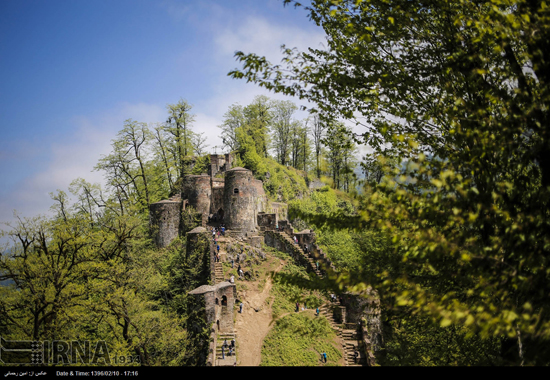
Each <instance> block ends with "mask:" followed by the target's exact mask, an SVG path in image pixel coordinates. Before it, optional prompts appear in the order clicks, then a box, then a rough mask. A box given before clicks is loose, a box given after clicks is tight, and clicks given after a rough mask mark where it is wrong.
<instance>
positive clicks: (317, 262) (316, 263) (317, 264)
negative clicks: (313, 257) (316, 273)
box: [315, 261, 319, 270]
mask: <svg viewBox="0 0 550 380" xmlns="http://www.w3.org/2000/svg"><path fill="white" fill-rule="evenodd" d="M315 265H316V266H317V270H319V261H316V262H315Z"/></svg>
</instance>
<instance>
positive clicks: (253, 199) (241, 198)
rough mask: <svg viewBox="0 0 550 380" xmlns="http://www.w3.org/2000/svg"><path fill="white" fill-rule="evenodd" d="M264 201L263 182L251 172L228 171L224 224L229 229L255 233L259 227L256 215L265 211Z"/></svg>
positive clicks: (237, 169)
mask: <svg viewBox="0 0 550 380" xmlns="http://www.w3.org/2000/svg"><path fill="white" fill-rule="evenodd" d="M258 182H259V183H258ZM262 199H265V192H264V189H263V186H262V185H261V181H257V180H256V179H254V177H253V175H252V172H251V171H250V170H248V169H244V168H239V167H237V168H233V169H231V170H229V171H227V172H226V173H225V188H224V194H223V201H224V202H223V204H224V208H223V210H224V223H225V224H226V226H227V228H228V229H231V230H237V231H253V230H254V229H255V228H256V226H257V223H256V214H257V213H258V211H263V210H261V207H262V206H263V204H264V201H262Z"/></svg>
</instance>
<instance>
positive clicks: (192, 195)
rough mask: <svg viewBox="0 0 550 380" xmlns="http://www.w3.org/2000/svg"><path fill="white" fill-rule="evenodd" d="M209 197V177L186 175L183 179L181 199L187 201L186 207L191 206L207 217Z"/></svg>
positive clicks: (210, 192) (210, 189) (210, 195)
mask: <svg viewBox="0 0 550 380" xmlns="http://www.w3.org/2000/svg"><path fill="white" fill-rule="evenodd" d="M211 197H212V187H211V185H210V176H208V175H206V174H202V175H188V176H185V177H184V178H183V184H182V191H181V198H182V199H187V200H188V201H189V203H188V205H189V206H193V207H194V208H195V209H196V210H197V212H198V213H201V214H207V215H208V214H209V213H210V199H211Z"/></svg>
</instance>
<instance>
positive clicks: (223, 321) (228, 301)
mask: <svg viewBox="0 0 550 380" xmlns="http://www.w3.org/2000/svg"><path fill="white" fill-rule="evenodd" d="M189 294H192V295H195V296H200V295H202V296H204V298H205V305H206V322H207V323H209V324H215V326H216V330H217V331H218V332H222V333H223V332H233V307H234V306H235V299H236V297H237V288H236V286H235V284H231V283H229V282H220V283H219V284H216V285H202V286H200V287H198V288H197V289H194V290H192V291H191V292H189Z"/></svg>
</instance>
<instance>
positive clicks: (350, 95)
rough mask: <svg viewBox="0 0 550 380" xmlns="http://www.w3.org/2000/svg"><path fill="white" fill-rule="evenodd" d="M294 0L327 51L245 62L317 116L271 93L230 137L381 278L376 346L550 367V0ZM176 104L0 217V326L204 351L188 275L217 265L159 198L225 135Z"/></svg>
mask: <svg viewBox="0 0 550 380" xmlns="http://www.w3.org/2000/svg"><path fill="white" fill-rule="evenodd" d="M284 3H285V5H294V6H296V7H305V9H306V10H307V12H308V14H309V17H310V19H311V21H312V22H314V23H316V24H317V25H318V26H319V27H321V28H323V30H324V31H325V33H326V35H327V43H328V46H327V47H326V49H313V48H310V49H309V50H308V51H297V50H295V49H289V48H286V47H283V52H284V53H285V59H284V61H283V63H282V64H279V65H277V64H272V63H270V62H268V61H267V60H266V59H265V57H261V56H258V55H256V54H245V53H242V52H237V53H236V55H235V57H236V59H237V61H238V62H240V63H241V64H242V68H241V69H235V70H233V71H231V72H230V73H229V75H230V76H231V77H233V78H235V79H240V80H246V81H248V82H252V83H255V84H257V85H258V86H261V87H263V88H266V89H268V90H271V91H273V92H275V93H279V94H285V95H290V96H295V97H297V98H300V99H306V100H308V101H309V102H310V104H313V106H312V107H311V108H309V109H308V111H309V116H308V117H307V118H305V119H302V120H299V119H297V118H296V111H297V110H298V108H297V106H296V105H295V104H294V103H293V102H292V101H281V100H273V99H270V98H268V97H266V96H257V97H256V98H255V99H254V100H253V102H251V103H250V104H248V105H239V104H233V105H232V106H231V107H229V109H228V110H227V112H226V113H225V115H224V118H223V122H222V124H221V125H220V126H219V128H220V134H221V136H222V137H223V143H224V147H223V149H224V151H226V152H233V153H234V154H235V156H236V163H235V166H242V167H245V168H247V169H250V170H252V171H253V173H254V175H255V177H256V178H258V179H261V180H263V181H264V187H265V190H266V194H268V197H269V199H270V200H273V201H280V202H287V203H288V205H289V219H290V221H291V222H292V223H293V225H294V226H295V228H297V229H299V230H301V229H304V228H312V229H314V230H315V232H316V234H317V238H318V243H319V245H320V246H321V247H322V248H323V250H325V251H326V252H327V254H328V255H329V257H330V259H331V260H332V261H333V262H334V263H335V264H336V265H337V266H338V268H339V270H340V271H339V274H338V276H337V278H335V279H333V281H332V282H331V283H327V284H325V285H323V286H325V287H332V288H333V289H337V290H338V291H342V290H345V291H349V292H361V291H364V290H365V289H366V288H367V287H369V286H372V287H373V288H375V289H376V290H377V291H378V293H379V295H380V299H381V305H382V310H383V327H384V340H385V347H384V349H383V350H382V351H381V352H380V354H379V355H380V357H379V358H377V359H378V362H379V363H380V364H381V365H421V366H425V365H440V366H443V365H548V364H549V363H550V344H548V342H549V339H550V304H549V302H548V298H549V297H550V281H549V280H550V266H549V265H548V264H549V263H548V261H549V258H550V252H549V251H550V214H549V212H550V211H549V210H550V207H549V201H550V129H549V126H550V124H549V100H550V87H549V85H550V77H549V75H550V67H548V66H549V65H550V56H549V54H550V49H549V46H548V44H549V41H550V20H549V17H550V10H549V8H548V6H547V4H546V2H545V1H535V0H533V1H506V0H493V1H476V2H470V1H442V0H433V1H414V2H411V1H406V0H384V1H383V0H371V1H369V0H363V1H361V0H354V1H352V0H332V1H326V0H312V1H311V2H310V3H309V4H308V5H302V4H300V3H298V2H296V1H291V0H285V1H284ZM166 111H167V114H166V120H165V121H164V122H161V123H158V124H156V125H149V124H146V123H141V122H139V121H134V120H132V119H128V120H127V121H126V122H125V123H124V125H123V126H122V129H121V130H120V132H119V133H118V135H117V137H116V139H114V140H113V141H112V144H111V147H112V148H111V152H110V154H108V155H106V156H103V157H101V158H99V160H98V163H97V165H96V167H95V170H98V171H101V172H102V173H103V174H104V178H105V183H106V186H105V187H101V186H100V185H98V184H91V183H88V182H86V180H85V179H82V178H78V179H75V180H74V181H73V182H72V184H71V186H70V188H69V193H70V195H69V194H67V193H65V192H63V191H58V192H56V193H52V194H51V197H52V203H53V204H52V210H53V211H54V214H55V216H54V217H52V218H44V217H36V218H19V219H18V222H17V223H12V224H7V225H6V226H5V227H4V228H3V229H2V237H7V238H9V239H10V243H9V244H7V245H6V246H4V247H2V248H1V251H0V252H1V258H0V281H2V283H3V286H1V287H0V292H1V294H0V314H1V316H2V317H1V318H0V336H2V337H3V338H4V339H7V340H48V341H55V340H66V341H71V340H80V341H84V340H89V341H99V340H105V341H108V342H110V344H111V346H110V347H109V350H110V352H112V353H113V354H115V355H116V356H117V357H123V358H127V359H125V360H126V361H127V362H126V363H125V364H124V365H128V364H135V365H201V364H203V363H204V349H205V344H206V343H205V342H206V340H207V334H208V326H206V325H205V324H204V323H203V321H202V319H201V317H200V316H199V314H200V310H201V305H200V304H198V303H197V301H196V300H194V299H192V298H191V297H190V296H188V294H187V292H188V291H190V290H191V289H193V288H195V287H197V286H199V285H201V284H203V283H204V281H205V274H204V272H203V269H202V268H200V266H199V265H198V264H197V263H198V260H197V257H195V255H200V254H201V253H200V252H193V253H186V252H185V237H184V236H182V237H181V238H178V239H176V241H174V242H173V243H172V244H171V245H170V247H168V248H167V249H165V250H157V249H156V248H155V246H154V244H153V242H152V239H151V236H152V235H151V234H152V232H151V228H150V226H149V213H148V206H149V205H150V204H151V203H154V202H157V201H159V200H161V199H166V198H167V197H169V196H172V195H174V194H176V193H177V192H178V191H179V189H180V186H181V181H182V178H183V177H184V176H185V175H188V174H200V173H204V172H206V171H207V168H208V163H209V154H207V146H206V145H205V136H204V135H203V134H201V133H198V132H196V131H197V130H198V126H196V125H195V124H194V116H193V114H192V106H191V104H190V103H188V101H187V100H184V99H180V100H179V101H178V102H177V103H175V104H169V105H167V107H166ZM129 116H130V115H129ZM357 127H359V128H360V130H361V132H358V129H357ZM360 147H368V148H369V149H368V150H364V149H363V150H361V152H369V153H362V154H359V152H360V150H359V148H360ZM316 180H320V181H321V182H322V183H323V186H322V187H320V188H318V189H317V190H314V191H309V190H308V185H309V184H310V183H313V182H314V181H316ZM286 281H288V282H289V283H292V281H293V279H292V276H288V277H287V278H286ZM296 283H300V284H302V282H300V281H299V279H298V278H297V279H296ZM110 364H114V363H110Z"/></svg>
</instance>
